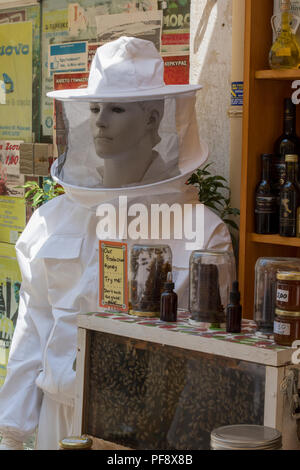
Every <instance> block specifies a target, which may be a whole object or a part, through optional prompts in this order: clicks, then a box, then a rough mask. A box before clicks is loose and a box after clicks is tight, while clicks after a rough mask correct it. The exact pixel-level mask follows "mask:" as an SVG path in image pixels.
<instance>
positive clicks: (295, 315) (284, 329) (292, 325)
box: [274, 308, 300, 346]
mask: <svg viewBox="0 0 300 470" xmlns="http://www.w3.org/2000/svg"><path fill="white" fill-rule="evenodd" d="M298 339H300V311H299V312H295V311H287V310H280V309H279V308H276V309H275V320H274V341H275V343H276V344H279V345H281V346H292V344H293V342H294V341H296V340H298Z"/></svg>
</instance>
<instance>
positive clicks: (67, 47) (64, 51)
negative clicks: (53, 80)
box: [48, 41, 88, 77]
mask: <svg viewBox="0 0 300 470" xmlns="http://www.w3.org/2000/svg"><path fill="white" fill-rule="evenodd" d="M87 61H88V44H87V42H86V41H82V42H70V43H64V44H51V45H50V46H49V59H48V71H49V75H50V77H52V76H53V74H54V73H66V72H86V71H87Z"/></svg>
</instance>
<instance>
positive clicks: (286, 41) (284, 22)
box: [269, 0, 300, 69]
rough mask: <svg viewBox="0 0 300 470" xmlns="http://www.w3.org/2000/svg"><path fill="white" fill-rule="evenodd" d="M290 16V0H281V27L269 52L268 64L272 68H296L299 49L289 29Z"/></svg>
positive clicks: (299, 53) (298, 60) (299, 58)
mask: <svg viewBox="0 0 300 470" xmlns="http://www.w3.org/2000/svg"><path fill="white" fill-rule="evenodd" d="M292 17H293V15H292V13H291V2H290V0H281V29H280V31H279V34H278V36H277V39H276V40H275V42H274V44H273V45H272V47H271V50H270V53H269V65H270V67H271V68H272V69H296V68H298V65H299V62H300V51H299V45H298V42H297V39H296V36H295V34H294V33H293V31H292V29H291V21H292ZM273 29H274V28H273Z"/></svg>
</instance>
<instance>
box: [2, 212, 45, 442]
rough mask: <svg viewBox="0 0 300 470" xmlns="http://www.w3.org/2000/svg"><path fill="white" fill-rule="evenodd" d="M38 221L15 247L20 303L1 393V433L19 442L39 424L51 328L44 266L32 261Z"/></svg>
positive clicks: (39, 233)
mask: <svg viewBox="0 0 300 470" xmlns="http://www.w3.org/2000/svg"><path fill="white" fill-rule="evenodd" d="M41 219H42V218H41V217H40V216H39V214H38V211H37V212H36V213H34V215H33V216H32V218H31V219H30V221H29V223H28V225H27V226H26V228H25V230H24V232H23V233H22V235H21V237H20V238H19V240H18V242H17V245H16V251H17V258H18V262H19V266H20V270H21V274H22V284H21V290H20V303H19V312H18V319H17V324H16V328H15V331H14V335H13V339H12V344H11V348H10V354H9V361H8V366H7V375H6V379H5V382H4V385H3V386H2V388H1V390H0V432H2V433H3V434H4V433H5V432H12V433H14V435H15V436H18V437H19V438H20V440H23V439H25V438H26V437H28V436H29V435H31V434H32V433H33V432H34V430H35V428H36V426H37V424H38V419H39V411H40V406H41V400H42V392H41V390H40V389H38V387H37V386H36V384H35V381H36V378H37V376H38V374H39V372H40V371H41V369H42V367H43V348H44V344H43V343H44V341H45V340H44V338H45V337H46V336H47V331H49V330H50V328H51V308H50V305H49V302H48V296H47V286H46V278H45V272H44V264H43V260H42V259H36V258H35V257H34V251H35V250H36V246H37V245H39V244H41V242H42V240H43V238H44V228H43V224H42V220H41Z"/></svg>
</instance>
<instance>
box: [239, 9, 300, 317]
mask: <svg viewBox="0 0 300 470" xmlns="http://www.w3.org/2000/svg"><path fill="white" fill-rule="evenodd" d="M245 6H246V12H245V54H244V89H245V95H244V106H243V151H242V172H241V175H242V176H241V204H240V208H241V217H240V239H239V283H240V290H241V300H242V304H243V312H244V317H245V318H251V316H252V312H253V311H254V286H255V265H256V262H257V260H258V259H259V258H261V257H271V258H272V257H274V258H277V257H288V258H290V257H291V258H294V257H299V258H300V238H286V237H280V236H279V235H258V234H255V233H253V230H254V226H253V222H254V220H253V219H254V193H255V188H256V186H257V183H258V181H259V179H260V177H261V159H260V155H261V154H262V153H271V152H272V151H273V149H274V142H276V139H277V138H278V137H279V136H280V135H281V134H282V124H283V103H284V99H285V98H287V97H290V96H291V95H292V93H293V89H292V88H291V82H292V81H294V80H300V69H292V70H291V69H290V70H273V69H270V68H269V67H268V54H269V51H270V47H271V45H272V42H273V32H272V28H271V24H270V19H271V17H272V15H273V13H274V11H273V10H274V0H263V1H262V0H245ZM296 112H297V123H298V126H297V133H298V134H300V106H297V110H296Z"/></svg>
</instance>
